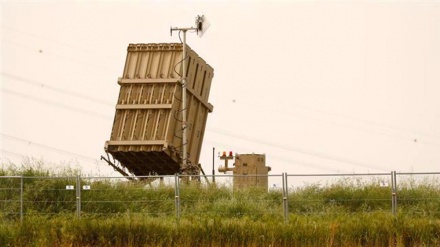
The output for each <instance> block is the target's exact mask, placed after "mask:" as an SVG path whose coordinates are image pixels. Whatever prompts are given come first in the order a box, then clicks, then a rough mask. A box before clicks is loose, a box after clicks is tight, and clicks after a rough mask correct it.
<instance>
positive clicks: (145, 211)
mask: <svg viewBox="0 0 440 247" xmlns="http://www.w3.org/2000/svg"><path fill="white" fill-rule="evenodd" d="M22 174H23V175H25V176H26V177H27V178H25V179H24V184H23V185H24V193H23V201H24V207H23V211H24V218H23V221H22V222H21V221H20V217H19V212H20V186H21V179H20V178H9V179H6V178H0V189H1V190H0V203H1V204H2V205H1V210H0V211H1V213H0V246H394V245H395V244H396V245H397V246H440V187H439V185H438V182H436V181H424V182H422V183H414V182H413V181H411V180H410V181H407V182H404V181H402V182H401V186H400V187H399V191H398V199H399V201H398V214H397V215H396V216H394V215H392V214H391V195H390V189H389V188H381V187H378V186H377V183H375V182H360V181H359V180H356V179H355V180H350V179H344V180H340V181H338V182H336V183H332V184H329V185H327V186H317V185H309V186H303V187H296V188H290V190H289V196H288V203H289V218H288V220H287V221H285V219H284V217H283V206H282V192H280V191H270V192H266V191H262V190H261V189H256V188H251V189H246V190H232V189H230V188H228V187H225V186H202V185H200V184H194V183H190V184H186V183H181V184H180V218H179V220H177V218H176V210H175V188H174V186H167V185H158V186H153V187H151V186H148V185H146V184H145V183H143V182H125V181H124V182H123V181H114V180H110V179H107V180H87V179H84V178H82V179H81V184H88V185H90V186H91V188H92V189H91V190H89V191H82V192H81V193H82V194H81V201H82V202H81V208H82V210H81V217H80V218H78V217H77V216H76V214H75V212H76V195H75V191H67V190H66V189H65V186H66V184H73V185H75V183H76V176H77V174H78V171H77V170H74V169H65V170H63V171H62V172H56V173H55V172H53V171H52V170H49V169H45V168H44V166H40V165H38V164H37V165H35V164H29V165H28V166H26V165H25V166H23V167H19V168H17V167H16V166H7V167H3V168H2V169H0V176H14V175H22ZM41 176H46V177H54V176H57V178H56V179H49V178H44V179H43V178H38V177H41Z"/></svg>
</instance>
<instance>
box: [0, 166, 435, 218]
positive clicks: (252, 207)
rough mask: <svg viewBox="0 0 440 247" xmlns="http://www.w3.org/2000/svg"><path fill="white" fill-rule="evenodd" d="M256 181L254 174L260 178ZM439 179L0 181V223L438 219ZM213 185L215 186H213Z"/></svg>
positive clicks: (432, 176)
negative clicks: (376, 215) (116, 218)
mask: <svg viewBox="0 0 440 247" xmlns="http://www.w3.org/2000/svg"><path fill="white" fill-rule="evenodd" d="M258 176H260V175H258ZM439 176H440V172H429V173H397V172H394V171H393V172H390V173H375V174H286V173H283V174H279V175H269V178H268V181H269V185H268V188H267V189H266V188H261V187H249V188H246V189H234V186H233V175H217V176H215V177H214V176H211V175H210V176H200V177H194V176H192V177H188V176H184V175H172V176H147V177H138V178H137V180H135V181H131V180H128V179H127V178H125V177H81V176H76V177H26V176H0V208H1V209H0V210H1V211H0V213H1V216H2V218H4V219H16V220H20V219H21V220H22V219H23V218H24V217H26V216H27V215H35V214H39V215H48V216H50V215H54V214H63V213H64V214H76V215H77V216H78V217H82V216H84V215H95V216H109V215H118V214H123V213H127V212H132V213H141V214H143V215H148V216H152V217H163V216H172V217H176V219H177V220H178V219H180V218H181V217H213V218H215V217H225V216H226V217H251V218H255V219H258V218H261V217H278V218H280V220H282V219H284V220H286V221H287V220H288V219H289V216H290V215H293V214H304V215H308V214H326V213H332V214H334V213H338V212H340V213H347V212H348V213H356V212H373V211H384V212H389V213H391V214H396V213H398V212H404V213H411V214H417V215H423V216H427V215H428V216H433V217H437V218H438V217H440V182H439V181H440V180H439ZM214 181H215V182H214Z"/></svg>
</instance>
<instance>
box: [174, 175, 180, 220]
mask: <svg viewBox="0 0 440 247" xmlns="http://www.w3.org/2000/svg"><path fill="white" fill-rule="evenodd" d="M174 180H175V182H174V195H175V200H174V204H175V207H176V219H177V223H179V220H180V184H179V182H180V178H179V174H177V173H176V175H175V177H174Z"/></svg>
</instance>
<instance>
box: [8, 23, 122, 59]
mask: <svg viewBox="0 0 440 247" xmlns="http://www.w3.org/2000/svg"><path fill="white" fill-rule="evenodd" d="M2 28H5V29H9V30H10V31H13V32H16V33H21V34H24V35H26V36H29V37H34V38H37V39H40V40H45V41H49V42H51V43H54V44H57V45H61V46H66V47H69V48H73V49H75V50H78V51H82V52H85V53H87V54H93V53H94V54H96V55H99V56H102V57H105V58H110V59H113V60H115V61H119V59H118V58H116V57H112V56H108V55H107V54H103V53H99V52H96V50H89V49H84V48H82V47H78V46H75V45H72V44H68V43H64V42H60V41H57V40H54V39H52V38H50V39H49V38H46V37H42V36H39V35H36V34H34V33H29V32H25V31H22V30H18V29H16V28H12V27H8V26H2Z"/></svg>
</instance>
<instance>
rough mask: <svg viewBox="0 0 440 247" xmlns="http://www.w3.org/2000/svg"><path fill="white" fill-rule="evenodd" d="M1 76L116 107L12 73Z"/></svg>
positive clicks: (4, 73) (3, 73)
mask: <svg viewBox="0 0 440 247" xmlns="http://www.w3.org/2000/svg"><path fill="white" fill-rule="evenodd" d="M0 74H1V75H2V76H4V77H8V78H10V79H12V80H15V81H19V82H22V83H26V84H28V85H32V86H36V87H40V88H43V89H48V90H52V91H54V92H57V93H62V94H66V95H70V96H73V97H77V98H80V99H84V100H88V101H90V102H94V103H97V104H101V105H105V106H111V107H114V104H112V103H110V102H108V101H106V100H102V99H98V98H95V97H91V96H88V95H85V94H82V93H78V92H74V91H71V90H67V89H64V88H61V87H56V86H53V85H50V84H45V83H42V82H38V81H35V80H31V79H27V78H24V77H20V76H17V75H14V74H10V73H7V72H1V73H0Z"/></svg>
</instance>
